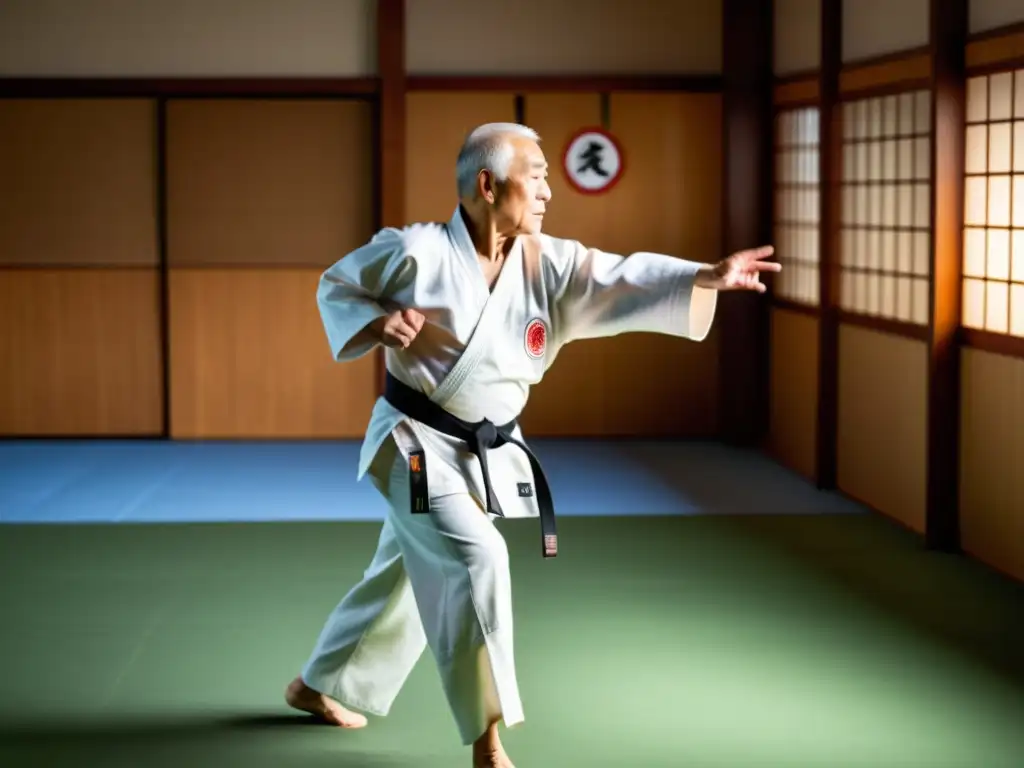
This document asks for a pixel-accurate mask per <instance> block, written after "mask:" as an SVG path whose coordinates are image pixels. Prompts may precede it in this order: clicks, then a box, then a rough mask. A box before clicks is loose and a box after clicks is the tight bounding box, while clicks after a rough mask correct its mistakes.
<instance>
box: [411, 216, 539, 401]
mask: <svg viewBox="0 0 1024 768" xmlns="http://www.w3.org/2000/svg"><path fill="white" fill-rule="evenodd" d="M448 236H449V237H450V238H451V241H452V246H453V247H454V248H455V250H456V252H457V254H458V255H459V256H460V257H461V258H467V257H468V258H472V259H473V260H474V262H475V260H476V249H475V248H474V246H473V241H472V239H471V238H470V236H469V231H468V230H467V229H466V225H465V223H464V222H463V220H462V213H461V211H459V210H458V209H456V211H455V215H454V216H453V217H452V220H451V222H449V224H448ZM522 240H523V239H522V238H521V237H517V238H516V242H515V244H514V245H513V246H512V250H511V251H510V252H509V255H508V259H506V261H505V264H504V265H503V266H502V268H501V274H500V275H499V276H498V280H497V282H496V283H495V285H494V290H493V291H491V292H490V294H489V295H488V297H487V300H486V302H485V304H484V308H483V311H482V312H481V313H480V317H479V319H478V320H477V323H476V328H474V329H473V334H472V336H470V338H469V342H468V343H467V344H466V348H465V349H464V350H463V351H462V355H461V356H460V357H459V359H458V361H457V362H456V363H455V365H454V366H453V367H452V369H451V370H450V371H449V372H448V375H447V376H445V378H444V380H443V381H442V382H441V383H440V384H439V385H438V387H437V389H435V390H434V393H433V394H432V395H431V396H430V399H431V400H433V401H434V402H435V403H437V404H438V405H440V406H441V407H442V408H443V407H444V406H445V405H446V404H447V403H448V402H449V401H450V400H451V399H452V398H453V397H454V396H455V395H456V394H458V391H459V389H460V388H461V387H462V385H463V383H464V382H465V381H466V379H468V378H469V377H470V376H471V375H472V374H473V371H474V370H475V369H476V367H477V366H478V365H479V364H480V361H481V360H482V359H483V357H484V353H485V352H487V350H488V348H489V344H490V341H491V337H492V334H493V332H494V331H495V330H496V329H497V328H498V327H499V326H500V325H502V324H503V323H504V322H505V320H506V317H507V309H508V301H509V298H510V292H511V291H512V290H513V286H514V285H515V284H516V280H515V275H516V274H517V273H519V272H520V271H521V269H522V264H521V261H522V257H523V256H522V254H523V244H522ZM485 290H486V286H485Z"/></svg>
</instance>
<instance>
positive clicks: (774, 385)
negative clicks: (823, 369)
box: [768, 308, 819, 480]
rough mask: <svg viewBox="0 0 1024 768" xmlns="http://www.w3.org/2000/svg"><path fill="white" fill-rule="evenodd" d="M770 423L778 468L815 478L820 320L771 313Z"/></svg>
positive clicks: (805, 315)
mask: <svg viewBox="0 0 1024 768" xmlns="http://www.w3.org/2000/svg"><path fill="white" fill-rule="evenodd" d="M771 317H772V329H771V355H772V359H771V418H770V431H769V435H768V450H769V452H770V453H771V455H772V456H774V457H775V459H776V460H777V461H779V462H780V463H781V464H783V465H785V466H787V467H789V468H790V469H792V470H793V471H795V472H798V473H800V474H801V475H803V476H804V477H806V478H807V479H809V480H813V479H814V478H815V467H816V441H815V435H816V430H817V418H818V322H819V320H818V318H817V317H815V316H814V315H811V314H808V313H803V312H794V311H792V310H788V309H779V308H773V309H772V314H771Z"/></svg>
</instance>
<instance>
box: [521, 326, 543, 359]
mask: <svg viewBox="0 0 1024 768" xmlns="http://www.w3.org/2000/svg"><path fill="white" fill-rule="evenodd" d="M547 343H548V329H547V327H545V325H544V321H542V320H531V321H530V323H529V325H527V326H526V354H528V355H529V356H530V357H532V358H533V359H534V360H538V359H540V358H542V357H544V349H545V347H547Z"/></svg>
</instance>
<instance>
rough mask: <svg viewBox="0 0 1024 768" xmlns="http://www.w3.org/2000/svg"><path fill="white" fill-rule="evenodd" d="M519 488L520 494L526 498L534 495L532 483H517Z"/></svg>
mask: <svg viewBox="0 0 1024 768" xmlns="http://www.w3.org/2000/svg"><path fill="white" fill-rule="evenodd" d="M516 486H517V487H518V488H519V495H520V496H521V497H523V498H524V499H526V498H529V497H531V496H533V486H532V485H531V484H530V483H516Z"/></svg>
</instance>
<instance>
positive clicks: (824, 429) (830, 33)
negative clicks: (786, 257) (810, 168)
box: [815, 0, 843, 489]
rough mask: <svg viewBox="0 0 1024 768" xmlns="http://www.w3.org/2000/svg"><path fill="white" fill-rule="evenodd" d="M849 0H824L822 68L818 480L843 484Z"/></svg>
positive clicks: (830, 484) (822, 484) (826, 485)
mask: <svg viewBox="0 0 1024 768" xmlns="http://www.w3.org/2000/svg"><path fill="white" fill-rule="evenodd" d="M842 44H843V0H821V64H820V69H819V77H820V81H819V84H818V89H819V126H820V131H821V133H820V135H819V146H820V155H819V174H820V177H819V181H820V189H821V198H820V206H821V208H820V211H819V222H818V226H819V230H818V234H819V238H820V248H819V270H820V278H819V279H820V281H821V282H820V285H819V294H820V303H821V312H820V314H819V320H818V422H817V434H816V436H815V441H816V456H815V465H816V466H815V480H816V483H817V486H818V487H819V488H822V489H834V488H836V486H837V484H838V480H837V469H836V467H837V464H838V458H837V454H838V449H839V446H838V443H839V295H840V293H839V290H840V276H841V275H840V271H839V249H840V243H841V238H840V225H841V221H840V216H841V212H842V187H841V184H842V176H843V113H842V108H841V104H840V103H839V72H840V70H841V69H842V64H843V50H842Z"/></svg>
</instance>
